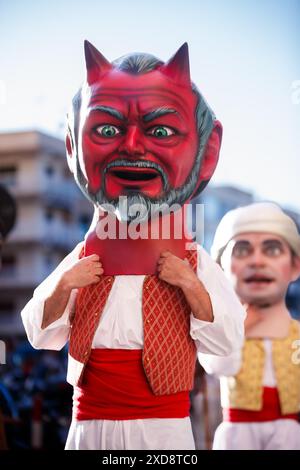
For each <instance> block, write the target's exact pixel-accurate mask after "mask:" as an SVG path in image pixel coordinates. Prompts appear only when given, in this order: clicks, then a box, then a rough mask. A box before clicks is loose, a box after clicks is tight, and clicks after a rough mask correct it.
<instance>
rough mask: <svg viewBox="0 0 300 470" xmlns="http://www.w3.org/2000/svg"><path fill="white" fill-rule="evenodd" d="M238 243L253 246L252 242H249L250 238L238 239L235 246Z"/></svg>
mask: <svg viewBox="0 0 300 470" xmlns="http://www.w3.org/2000/svg"><path fill="white" fill-rule="evenodd" d="M237 245H244V246H251V243H250V242H248V240H237V241H236V242H235V244H234V246H237Z"/></svg>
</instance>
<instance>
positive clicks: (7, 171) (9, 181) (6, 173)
mask: <svg viewBox="0 0 300 470" xmlns="http://www.w3.org/2000/svg"><path fill="white" fill-rule="evenodd" d="M16 178H17V167H15V166H3V167H1V168H0V183H2V184H4V185H7V186H13V185H14V184H15V183H16Z"/></svg>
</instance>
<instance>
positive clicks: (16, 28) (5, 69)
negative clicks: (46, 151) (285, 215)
mask: <svg viewBox="0 0 300 470" xmlns="http://www.w3.org/2000/svg"><path fill="white" fill-rule="evenodd" d="M85 38H86V39H88V40H89V41H91V42H92V43H93V44H94V45H95V46H96V47H97V48H98V49H99V50H100V51H101V52H102V53H103V54H104V55H105V56H106V57H107V59H109V60H113V59H116V58H117V57H119V56H121V55H123V54H126V53H128V52H133V51H142V52H149V53H152V54H154V55H156V56H158V57H159V58H161V59H162V60H167V59H168V58H169V57H170V56H171V55H172V54H173V53H174V52H175V51H176V50H177V49H178V47H179V46H180V45H181V44H182V43H183V42H185V41H187V42H188V43H189V48H190V63H191V74H192V79H193V81H194V82H195V83H196V84H197V85H198V87H199V89H200V90H201V92H202V93H203V94H204V96H205V97H206V99H207V100H208V103H209V104H210V106H211V107H212V108H213V110H214V111H215V113H216V116H217V118H218V119H220V120H221V122H222V124H223V127H224V138H223V145H222V151H221V157H220V163H219V165H218V168H217V171H216V173H215V175H214V177H213V180H212V181H213V182H214V183H217V184H233V185H236V186H238V187H240V188H244V189H246V190H250V191H253V192H254V193H255V194H256V195H257V196H259V197H261V198H264V199H269V200H273V201H276V202H278V203H280V204H284V205H287V206H289V207H291V208H294V209H296V210H298V211H300V196H299V194H300V192H299V189H298V187H299V186H300V54H299V48H300V47H299V45H300V0H261V1H260V2H253V1H251V0H215V1H214V2H210V3H209V4H208V2H207V1H202V0H184V1H182V0H180V1H170V0H163V1H162V0H151V1H149V2H146V1H140V0H139V1H135V0H127V1H124V0H105V1H104V0H98V1H96V0H86V1H76V0H73V1H69V0H60V1H57V0H54V1H51V2H49V1H48V0H47V1H45V0H25V1H22V0H11V1H9V2H8V1H7V0H0V44H1V47H0V132H1V131H5V130H16V129H17V130H18V129H24V128H25V129H32V128H38V129H40V130H43V131H47V132H50V133H52V134H54V135H58V136H63V125H64V120H65V113H66V111H67V109H68V106H69V103H70V100H71V97H72V96H73V94H74V93H75V91H76V89H77V88H78V86H79V85H80V83H81V81H82V79H83V76H84V59H83V40H84V39H85ZM293 86H294V87H295V88H294V89H293Z"/></svg>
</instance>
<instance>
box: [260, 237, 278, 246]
mask: <svg viewBox="0 0 300 470" xmlns="http://www.w3.org/2000/svg"><path fill="white" fill-rule="evenodd" d="M262 244H263V246H268V245H278V246H280V247H283V243H282V242H281V241H280V240H277V239H276V238H271V239H269V240H264V241H263V243H262Z"/></svg>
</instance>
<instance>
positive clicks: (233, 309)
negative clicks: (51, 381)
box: [21, 244, 245, 449]
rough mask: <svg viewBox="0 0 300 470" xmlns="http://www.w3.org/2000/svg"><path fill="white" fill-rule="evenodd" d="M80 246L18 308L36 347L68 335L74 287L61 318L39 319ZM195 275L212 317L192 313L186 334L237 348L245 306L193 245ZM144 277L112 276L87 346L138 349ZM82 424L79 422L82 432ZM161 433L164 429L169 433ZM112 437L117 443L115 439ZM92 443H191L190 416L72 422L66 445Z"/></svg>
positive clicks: (200, 346) (209, 349)
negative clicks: (201, 317) (46, 322)
mask: <svg viewBox="0 0 300 470" xmlns="http://www.w3.org/2000/svg"><path fill="white" fill-rule="evenodd" d="M81 246H82V244H79V245H77V247H76V248H75V249H74V250H73V252H72V253H70V254H69V255H68V256H67V257H66V258H65V259H64V260H63V261H62V263H61V264H60V265H59V266H58V268H57V269H56V270H55V271H54V272H53V273H52V274H51V275H50V276H49V277H48V278H47V279H46V280H45V281H44V282H43V283H42V284H41V285H40V286H39V287H38V288H37V289H36V290H35V291H34V295H33V298H32V299H31V300H30V301H29V302H28V304H27V305H26V306H25V308H24V309H23V311H22V312H21V315H22V320H23V323H24V327H25V330H26V333H27V336H28V339H29V341H30V343H31V344H32V346H33V347H35V348H37V349H55V350H59V349H61V348H62V347H63V346H64V345H65V344H66V342H67V341H68V337H69V328H70V324H69V314H70V312H71V311H72V310H73V309H74V304H75V300H76V295H77V290H76V289H74V290H73V291H72V293H71V296H70V299H69V302H68V305H67V307H66V310H65V312H64V313H63V315H62V316H61V318H59V319H58V320H56V321H55V322H53V323H52V324H51V325H49V326H48V327H47V328H45V329H44V330H42V329H41V322H42V317H43V309H44V302H45V299H46V298H47V296H48V295H49V292H51V290H52V289H53V287H54V285H55V284H56V282H57V280H58V278H59V277H60V275H61V273H62V272H63V271H64V270H66V269H68V268H69V267H70V266H72V264H73V263H74V262H76V261H77V259H78V255H79V252H80V250H81ZM197 275H198V278H199V279H200V280H201V281H202V283H203V285H204V286H205V288H206V290H207V292H208V293H209V295H210V299H211V303H212V307H213V314H214V321H213V322H206V321H202V320H198V319H196V318H194V316H193V314H192V313H191V317H190V334H191V337H192V338H193V339H194V341H195V344H196V346H197V350H198V351H199V352H201V353H205V354H215V355H228V354H230V353H231V352H232V351H233V350H234V349H235V348H241V346H242V344H243V340H244V318H245V311H244V309H243V307H242V306H241V304H240V302H239V300H238V299H237V297H236V294H235V293H234V291H233V289H232V287H231V285H230V283H229V281H228V280H227V279H226V278H225V276H224V274H223V271H222V270H221V268H220V267H219V266H218V265H217V264H216V263H215V262H214V261H212V259H211V258H210V257H209V255H208V254H207V253H206V252H205V251H204V250H203V249H202V248H201V247H198V268H197ZM144 277H145V276H140V275H139V276H131V275H127V276H116V277H115V281H114V284H113V287H112V289H111V291H110V294H109V297H108V300H107V303H106V305H105V307H104V310H103V313H102V317H101V321H100V323H99V326H98V328H97V330H96V333H95V336H94V339H93V343H92V348H117V349H141V348H142V347H143V322H142V286H143V280H144ZM157 421H158V422H159V424H157ZM82 426H84V432H83V431H82ZM95 427H96V429H97V433H98V435H99V440H98V441H97V442H98V444H96V443H95V438H94V437H92V436H93V435H94V433H95ZM129 429H130V432H129ZM89 431H90V432H89ZM119 433H121V434H122V435H123V437H124V436H130V437H128V439H125V437H124V439H125V440H124V441H122V442H123V444H121V443H120V441H119V438H120V436H119ZM128 433H129V434H128ZM166 434H168V439H167V438H166ZM83 435H84V436H83ZM89 435H90V439H89V437H88V436H89ZM141 436H143V438H142V437H141ZM116 442H118V444H114V443H116ZM95 445H97V446H98V447H97V448H98V449H100V448H101V449H104V448H107V449H112V448H113V446H114V445H117V446H120V445H124V446H125V447H123V448H125V449H129V448H131V449H139V448H142V449H162V448H164V449H168V448H169V449H184V448H186V449H193V437H192V432H191V429H190V424H189V418H184V419H159V420H157V419H146V420H130V421H118V422H115V421H109V422H108V421H107V420H106V421H102V420H91V421H81V422H75V423H74V422H72V425H71V429H70V433H69V437H68V441H67V448H68V449H70V448H80V449H83V448H84V449H86V448H94V447H93V446H95ZM99 446H100V447H99ZM103 446H104V447H103ZM162 446H163V447H162ZM116 448H119V447H116Z"/></svg>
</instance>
